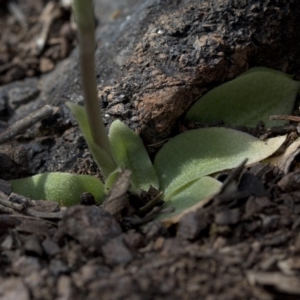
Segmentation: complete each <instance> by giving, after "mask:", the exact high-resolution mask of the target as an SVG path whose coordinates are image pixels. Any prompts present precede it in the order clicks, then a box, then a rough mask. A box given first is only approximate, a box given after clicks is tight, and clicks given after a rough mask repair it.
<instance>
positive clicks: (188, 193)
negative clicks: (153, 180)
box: [159, 176, 222, 220]
mask: <svg viewBox="0 0 300 300" xmlns="http://www.w3.org/2000/svg"><path fill="white" fill-rule="evenodd" d="M221 186H222V183H221V182H220V181H218V180H216V179H214V178H212V177H208V176H204V177H201V178H198V179H196V180H193V181H192V182H189V183H188V184H186V185H185V186H183V187H181V188H180V189H179V190H177V191H176V193H175V194H173V195H172V196H171V198H170V199H165V201H166V205H167V206H173V207H174V208H175V210H174V211H173V212H171V213H166V214H161V215H160V216H159V219H160V220H163V219H166V218H170V217H174V216H177V215H179V214H181V213H182V212H184V211H185V210H187V209H189V208H191V207H192V206H194V205H196V204H197V203H198V202H200V201H201V200H203V199H204V198H206V197H208V196H211V195H213V194H216V193H217V192H219V190H220V188H221Z"/></svg>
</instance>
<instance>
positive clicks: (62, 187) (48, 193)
mask: <svg viewBox="0 0 300 300" xmlns="http://www.w3.org/2000/svg"><path fill="white" fill-rule="evenodd" d="M11 185H12V192H13V193H17V194H20V195H22V196H24V197H28V198H30V199H34V200H54V201H57V202H58V203H59V204H60V205H62V206H71V205H75V204H79V202H80V195H81V194H82V193H84V192H89V193H91V194H92V195H93V196H94V197H95V201H96V202H97V203H101V202H102V200H103V199H104V197H105V193H104V185H103V183H102V182H101V181H100V180H99V179H97V178H96V177H93V176H89V175H78V174H69V173H59V172H51V173H43V174H37V175H34V176H32V177H26V178H22V179H14V180H11Z"/></svg>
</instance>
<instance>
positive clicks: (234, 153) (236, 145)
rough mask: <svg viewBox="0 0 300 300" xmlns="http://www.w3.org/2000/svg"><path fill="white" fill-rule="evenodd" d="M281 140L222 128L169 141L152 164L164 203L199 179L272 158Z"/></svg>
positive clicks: (183, 134)
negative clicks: (267, 138)
mask: <svg viewBox="0 0 300 300" xmlns="http://www.w3.org/2000/svg"><path fill="white" fill-rule="evenodd" d="M284 140H285V136H280V137H276V138H272V139H269V140H268V141H261V140H259V139H257V138H255V137H253V136H250V135H249V134H246V133H243V132H240V131H236V130H232V129H226V128H203V129H196V130H190V131H187V132H185V133H182V134H180V135H178V136H176V137H175V138H172V139H170V140H169V141H168V142H167V143H166V144H165V145H164V146H163V147H162V149H161V150H160V151H159V152H158V154H157V155H156V157H155V160H154V167H155V169H156V172H157V175H158V178H159V181H160V188H161V190H163V191H164V193H165V197H166V198H167V199H169V198H171V196H172V195H173V193H174V192H176V190H178V189H180V188H181V187H182V186H184V185H185V184H187V183H188V182H191V181H193V180H195V179H197V178H200V177H202V176H206V175H210V174H213V173H216V172H220V171H222V170H226V169H231V168H234V167H236V166H237V165H238V164H240V163H241V162H242V161H243V160H244V159H245V158H248V162H247V164H251V163H254V162H258V161H260V160H263V159H265V158H267V157H269V156H270V155H272V154H273V153H274V152H275V151H276V150H277V149H278V148H279V147H280V146H281V145H282V143H283V142H284Z"/></svg>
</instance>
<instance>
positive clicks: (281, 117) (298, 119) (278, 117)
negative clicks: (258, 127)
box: [270, 115, 300, 123]
mask: <svg viewBox="0 0 300 300" xmlns="http://www.w3.org/2000/svg"><path fill="white" fill-rule="evenodd" d="M270 120H286V121H293V122H298V123H300V117H298V116H287V115H275V116H270Z"/></svg>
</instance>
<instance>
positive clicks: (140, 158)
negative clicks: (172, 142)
mask: <svg viewBox="0 0 300 300" xmlns="http://www.w3.org/2000/svg"><path fill="white" fill-rule="evenodd" d="M109 140H110V143H111V148H112V152H113V154H114V157H115V159H116V161H117V163H118V165H120V166H123V167H125V168H127V169H129V170H131V171H132V175H131V182H132V184H133V186H134V188H135V189H142V190H145V191H148V189H149V188H150V186H151V185H152V186H153V187H155V188H158V187H159V183H158V178H157V175H156V171H155V169H154V167H153V165H152V162H151V160H150V158H149V155H148V153H147V151H146V149H145V146H144V144H143V141H142V139H141V138H140V137H139V136H138V135H137V134H136V133H135V132H134V131H132V130H131V129H130V128H129V127H128V126H126V125H125V124H124V123H122V122H121V121H119V120H115V121H114V122H113V123H112V124H111V126H110V129H109Z"/></svg>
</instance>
